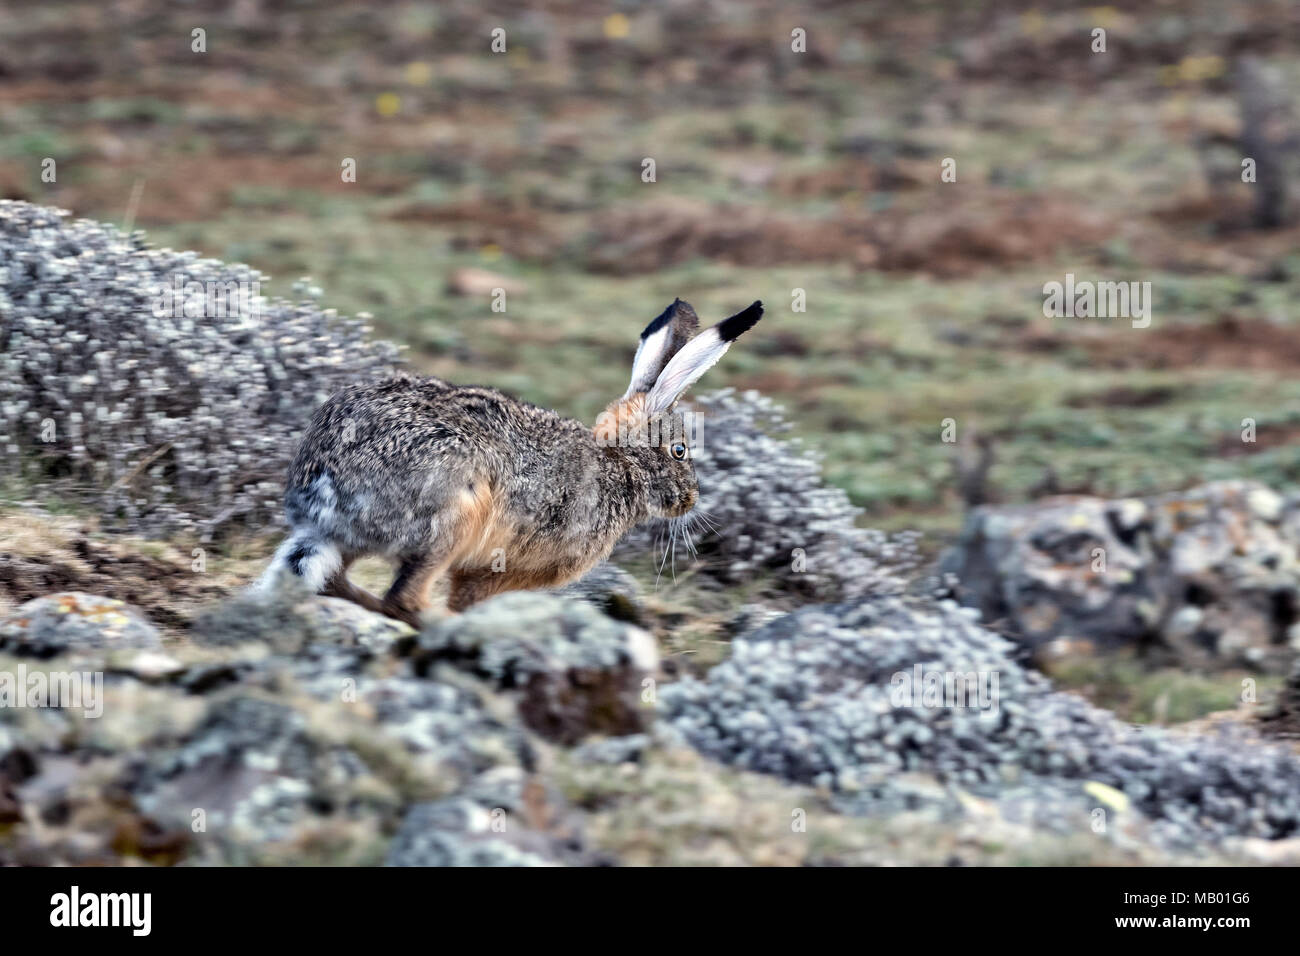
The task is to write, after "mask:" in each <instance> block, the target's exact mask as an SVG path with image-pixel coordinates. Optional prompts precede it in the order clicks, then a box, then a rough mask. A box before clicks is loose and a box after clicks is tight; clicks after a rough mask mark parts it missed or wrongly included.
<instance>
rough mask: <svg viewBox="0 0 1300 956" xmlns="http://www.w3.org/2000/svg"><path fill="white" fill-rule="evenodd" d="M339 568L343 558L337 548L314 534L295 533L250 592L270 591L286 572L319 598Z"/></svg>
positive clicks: (300, 529)
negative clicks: (298, 579) (300, 581)
mask: <svg viewBox="0 0 1300 956" xmlns="http://www.w3.org/2000/svg"><path fill="white" fill-rule="evenodd" d="M342 566H343V555H342V554H340V553H339V549H338V548H337V547H335V546H334V545H333V544H330V543H329V542H328V541H325V540H323V539H322V538H321V536H320V535H319V534H318V533H317V532H316V531H314V530H311V529H306V528H299V529H295V530H294V531H293V532H292V533H290V535H289V537H287V538H285V540H284V543H283V544H281V545H280V547H279V548H277V549H276V552H275V556H274V557H273V558H271V564H270V565H269V566H268V567H267V569H266V570H265V571H263V572H262V576H261V577H260V578H258V579H257V581H256V582H255V583H254V584H253V585H252V587H251V589H250V590H252V591H253V592H255V593H265V592H267V591H270V590H272V589H273V588H274V587H275V582H276V581H278V580H279V579H280V576H281V575H282V574H284V573H286V572H287V573H289V574H292V575H294V576H295V577H299V578H302V580H303V583H304V584H306V585H307V587H308V588H310V589H311V591H312V593H314V594H319V593H320V591H321V589H322V588H324V587H325V583H326V582H327V581H329V579H330V578H332V577H333V576H334V575H335V574H336V573H338V570H339V569H340V568H341V567H342Z"/></svg>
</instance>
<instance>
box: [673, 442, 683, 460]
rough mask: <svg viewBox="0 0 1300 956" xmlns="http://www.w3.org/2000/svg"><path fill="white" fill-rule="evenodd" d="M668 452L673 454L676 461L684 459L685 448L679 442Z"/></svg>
mask: <svg viewBox="0 0 1300 956" xmlns="http://www.w3.org/2000/svg"><path fill="white" fill-rule="evenodd" d="M669 451H671V452H672V453H673V457H674V458H676V459H677V460H678V461H682V460H684V459H685V458H686V446H685V445H683V444H682V443H681V442H678V443H677V444H675V445H673V447H672V448H670V449H669Z"/></svg>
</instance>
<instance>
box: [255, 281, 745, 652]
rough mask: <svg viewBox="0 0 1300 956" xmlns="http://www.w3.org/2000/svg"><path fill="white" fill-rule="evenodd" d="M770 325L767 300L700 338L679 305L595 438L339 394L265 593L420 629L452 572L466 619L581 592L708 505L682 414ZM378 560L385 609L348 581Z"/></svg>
mask: <svg viewBox="0 0 1300 956" xmlns="http://www.w3.org/2000/svg"><path fill="white" fill-rule="evenodd" d="M762 314H763V306H762V303H760V302H755V303H754V304H753V305H751V306H750V307H749V308H747V309H745V310H744V311H743V312H741V313H739V314H737V315H733V316H732V317H731V318H729V319H725V320H724V321H722V322H719V323H718V324H717V325H715V326H713V327H712V328H710V329H707V330H705V331H704V332H701V333H700V334H699V335H695V331H696V329H697V328H698V326H699V320H698V319H697V318H696V315H695V311H694V310H693V309H692V308H691V307H690V306H689V305H687V304H686V303H685V302H682V301H681V300H680V299H678V300H677V301H675V302H674V303H673V304H672V305H671V306H669V307H668V308H667V309H666V310H665V311H664V313H663V314H662V315H660V316H659V317H658V318H657V319H655V320H654V321H653V322H651V323H650V324H649V325H648V326H647V327H646V330H645V331H644V332H642V333H641V344H640V345H639V346H638V348H637V351H636V357H635V359H633V362H632V381H631V384H629V385H628V389H627V392H626V393H624V395H623V397H622V398H621V399H619V400H618V401H615V402H613V403H611V404H610V405H609V406H608V408H606V409H605V411H604V412H603V413H602V414H601V415H600V418H599V420H598V421H597V423H596V426H595V428H589V427H588V426H586V425H583V424H582V423H581V422H578V421H574V420H573V419H570V418H564V417H563V416H561V415H558V414H556V413H555V412H552V411H548V410H547V409H544V408H539V407H537V406H536V405H530V404H529V403H527V402H524V401H520V400H519V399H517V398H513V397H511V396H509V395H506V394H504V393H502V392H499V391H497V390H496V389H492V388H481V387H477V386H460V385H452V384H450V383H448V382H444V381H441V380H439V379H436V378H415V377H411V376H398V377H396V378H391V379H388V380H387V381H383V382H379V383H377V384H373V385H354V386H351V387H349V388H345V389H343V390H342V391H339V392H337V393H336V394H335V395H333V396H332V397H331V398H330V399H329V400H327V401H326V402H325V404H324V405H322V406H321V407H320V408H319V409H318V410H317V412H316V414H315V416H314V417H313V418H312V421H311V424H310V425H309V426H308V429H307V433H306V435H305V436H304V437H303V440H302V445H301V446H300V447H299V449H298V453H297V455H296V457H295V458H294V460H293V464H292V465H290V467H289V475H288V490H287V491H286V493H285V513H286V515H287V517H288V520H289V524H290V526H291V529H292V530H291V532H290V534H289V537H288V538H287V539H286V540H285V542H284V543H283V544H282V545H281V546H280V548H279V550H278V551H277V552H276V554H275V557H274V559H273V560H272V562H271V566H270V567H269V568H268V569H267V571H266V573H265V574H264V575H263V576H262V578H261V579H260V581H259V586H261V587H267V586H269V585H270V584H271V583H272V582H273V581H274V580H275V578H276V577H277V576H278V575H279V574H280V573H281V571H282V570H285V569H287V570H288V571H289V572H290V573H292V574H295V575H297V576H299V577H301V578H302V579H303V580H304V581H305V582H306V583H307V585H308V586H309V587H310V588H311V589H312V590H313V591H315V592H318V593H322V594H328V595H333V596H336V597H343V598H348V599H349V600H352V601H355V602H357V603H358V604H361V605H362V606H364V607H367V608H370V609H371V610H375V611H381V612H383V613H384V614H387V615H389V616H391V617H395V618H398V619H400V620H403V621H406V622H408V623H410V624H412V625H415V626H417V627H418V626H419V616H420V612H421V611H423V610H424V609H425V608H427V607H428V606H429V601H430V598H429V595H430V591H431V589H432V586H433V584H434V582H435V581H436V580H437V579H438V578H439V577H440V576H442V575H444V574H449V575H450V578H451V579H450V596H449V599H448V606H449V607H450V609H451V610H453V611H460V610H462V609H464V608H466V607H469V606H470V605H471V604H474V603H476V602H478V601H481V600H483V599H484V598H486V597H489V596H491V595H493V594H496V593H498V592H501V591H511V590H517V589H520V588H544V587H556V586H559V585H562V584H565V583H567V582H569V581H572V580H575V579H576V578H578V577H580V576H582V575H583V574H585V573H586V572H587V571H589V570H590V569H591V568H592V567H594V566H595V565H596V564H597V563H599V562H600V561H601V560H602V559H604V558H605V557H606V556H607V555H608V554H609V553H610V551H611V550H612V549H613V547H614V545H615V544H616V543H617V542H618V540H619V538H621V537H622V536H623V535H624V534H626V533H627V532H628V531H629V530H631V528H632V527H633V526H634V525H636V524H639V523H640V522H643V521H646V520H647V519H649V518H655V517H660V518H672V517H677V516H679V515H684V514H686V513H687V512H688V511H690V510H691V508H693V507H694V506H695V501H696V499H697V497H698V489H697V486H696V482H695V466H694V465H693V464H692V463H691V459H690V451H689V448H688V445H687V442H686V436H685V429H684V425H683V421H682V416H681V415H680V414H679V413H678V412H677V411H676V410H675V408H676V404H677V400H678V399H679V398H680V397H681V395H682V393H683V392H685V391H686V389H688V388H689V387H690V386H691V385H692V384H694V383H695V381H696V380H697V379H699V377H700V376H701V375H703V374H704V373H705V371H707V370H708V369H709V367H710V366H712V365H713V364H714V363H715V362H717V361H718V359H720V358H722V355H723V353H724V352H726V351H727V349H728V348H729V347H730V346H731V343H732V342H734V341H735V340H736V338H737V337H738V336H740V334H741V333H743V332H745V331H746V330H748V329H749V328H751V327H752V326H753V325H754V323H756V322H757V321H758V320H759V318H760V317H761V316H762ZM366 555H381V556H383V557H387V558H389V559H391V560H393V561H395V562H396V564H397V566H398V572H397V577H396V579H395V580H394V581H393V584H392V586H391V587H390V588H389V589H388V593H387V594H385V595H384V597H383V598H378V597H376V596H375V595H373V594H370V593H369V592H367V591H365V590H363V589H361V588H358V587H357V586H355V585H354V584H352V583H351V582H350V581H348V579H347V569H348V566H349V565H350V564H351V563H352V562H353V561H355V560H356V559H357V558H360V557H363V556H366Z"/></svg>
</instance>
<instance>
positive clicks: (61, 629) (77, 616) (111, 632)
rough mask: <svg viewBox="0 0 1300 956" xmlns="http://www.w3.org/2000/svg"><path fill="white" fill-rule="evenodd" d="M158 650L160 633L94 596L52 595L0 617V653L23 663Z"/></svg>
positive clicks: (119, 605) (135, 614) (117, 605)
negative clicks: (86, 654)
mask: <svg viewBox="0 0 1300 956" xmlns="http://www.w3.org/2000/svg"><path fill="white" fill-rule="evenodd" d="M161 646H162V640H161V638H160V636H159V634H158V629H157V628H155V627H154V626H153V625H152V624H150V623H149V622H148V621H146V620H145V619H144V618H143V617H142V616H141V615H140V614H139V613H138V612H136V611H135V610H134V609H133V608H131V607H130V606H129V605H127V604H124V603H123V602H121V601H115V600H113V599H111V598H102V597H97V596H95V595H93V594H80V593H77V592H63V593H60V594H51V595H49V596H47V597H42V598H37V599H36V600H34V601H28V602H27V603H26V604H23V605H20V606H19V607H17V608H15V609H14V610H12V611H10V612H9V613H7V614H5V615H4V616H3V617H0V651H4V652H6V653H9V654H15V655H18V656H22V657H39V658H49V657H56V656H60V655H64V654H77V653H81V652H87V651H114V650H128V649H140V650H155V649H157V648H160V647H161Z"/></svg>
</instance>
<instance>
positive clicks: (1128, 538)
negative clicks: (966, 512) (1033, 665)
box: [941, 481, 1300, 672]
mask: <svg viewBox="0 0 1300 956" xmlns="http://www.w3.org/2000/svg"><path fill="white" fill-rule="evenodd" d="M941 571H942V572H945V573H950V574H953V575H955V576H956V578H957V579H958V581H959V587H958V593H959V594H960V596H961V599H962V601H963V603H965V604H968V605H970V606H972V607H978V608H979V609H980V612H981V614H982V615H983V617H984V620H986V621H989V622H996V623H997V626H999V627H1000V628H1002V629H1003V630H1004V631H1005V632H1006V633H1007V634H1008V635H1009V636H1012V637H1014V638H1015V639H1017V640H1019V641H1021V642H1023V643H1025V644H1027V645H1029V646H1030V647H1034V648H1040V647H1043V646H1044V645H1046V644H1048V643H1049V642H1053V641H1068V642H1072V643H1073V646H1078V645H1079V644H1080V643H1082V644H1084V645H1090V646H1092V647H1094V648H1101V649H1107V648H1113V647H1118V646H1133V645H1138V646H1143V647H1144V648H1145V649H1146V650H1147V651H1148V652H1150V653H1153V654H1154V655H1155V657H1156V658H1157V659H1158V660H1163V661H1167V662H1171V663H1176V664H1180V665H1185V666H1193V667H1240V666H1247V667H1256V668H1262V669H1265V670H1270V671H1274V672H1282V671H1285V669H1286V668H1287V667H1288V666H1289V664H1290V661H1291V660H1292V658H1293V657H1294V653H1295V652H1294V649H1292V648H1291V647H1289V646H1288V645H1289V640H1288V631H1289V630H1290V628H1291V627H1292V626H1293V625H1294V624H1295V623H1296V622H1297V620H1298V619H1300V514H1298V513H1297V502H1296V501H1294V500H1285V499H1283V498H1282V497H1281V496H1279V495H1277V494H1276V493H1274V492H1273V491H1271V490H1270V489H1268V488H1266V487H1264V486H1262V485H1259V484H1256V483H1254V482H1248V481H1223V482H1216V483H1213V484H1209V485H1205V486H1202V487H1200V488H1196V489H1193V490H1191V491H1188V492H1180V493H1177V494H1171V495H1162V496H1160V497H1155V498H1150V499H1145V500H1141V501H1139V500H1133V499H1130V500H1124V501H1103V500H1101V499H1099V498H1089V497H1083V496H1073V497H1063V498H1052V499H1047V500H1045V501H1041V502H1037V503H1035V504H1031V505H1024V506H1018V507H982V508H977V509H975V510H974V511H972V512H971V514H970V516H969V517H968V519H967V522H966V526H965V528H964V529H963V531H962V534H961V537H960V539H959V541H958V542H957V544H956V546H955V547H953V548H952V549H950V550H949V551H948V552H947V553H946V554H945V555H944V557H943V559H942V562H941Z"/></svg>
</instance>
